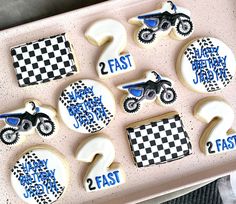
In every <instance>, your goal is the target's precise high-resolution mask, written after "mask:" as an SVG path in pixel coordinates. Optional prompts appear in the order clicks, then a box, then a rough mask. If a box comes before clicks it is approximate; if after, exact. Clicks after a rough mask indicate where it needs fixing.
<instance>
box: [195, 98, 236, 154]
mask: <svg viewBox="0 0 236 204" xmlns="http://www.w3.org/2000/svg"><path fill="white" fill-rule="evenodd" d="M194 116H195V117H196V118H197V119H199V120H200V121H202V122H205V123H208V126H207V127H206V128H205V130H204V131H203V133H202V136H201V138H200V142H199V145H200V149H201V151H202V152H203V153H205V154H206V155H212V154H219V153H224V152H227V151H231V150H236V132H235V131H234V130H232V129H231V128H232V124H233V121H234V110H233V109H232V107H231V106H230V105H229V104H228V103H227V102H226V101H224V100H223V99H221V98H219V97H207V98H204V99H202V100H200V101H199V102H198V103H197V104H196V105H195V107H194Z"/></svg>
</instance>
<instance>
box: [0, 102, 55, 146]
mask: <svg viewBox="0 0 236 204" xmlns="http://www.w3.org/2000/svg"><path fill="white" fill-rule="evenodd" d="M0 119H1V120H4V121H5V126H4V127H3V128H2V129H1V131H0V138H1V141H2V142H3V143H4V144H6V145H13V144H16V143H18V142H19V141H21V142H22V141H23V140H22V137H21V136H23V135H29V134H32V133H33V131H34V130H36V132H37V133H38V134H39V135H40V136H42V137H45V138H46V137H49V136H52V135H54V134H55V132H56V129H57V128H56V127H57V120H56V112H55V110H54V109H52V108H51V107H48V106H42V105H41V104H40V103H39V102H38V101H36V100H28V101H26V103H25V107H24V108H21V109H17V110H14V111H11V112H8V113H4V114H0ZM20 138H21V140H19V139H20Z"/></svg>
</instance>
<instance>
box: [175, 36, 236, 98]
mask: <svg viewBox="0 0 236 204" xmlns="http://www.w3.org/2000/svg"><path fill="white" fill-rule="evenodd" d="M235 71H236V61H235V57H234V54H233V52H232V50H231V49H230V48H229V47H228V46H227V45H226V44H224V43H223V42H222V41H220V40H218V39H216V38H212V37H202V38H198V39H195V40H193V41H191V42H190V43H188V44H187V45H186V46H185V47H184V48H183V49H182V50H181V52H180V54H179V56H178V60H177V64H176V72H177V75H178V77H179V79H180V80H181V82H182V83H183V84H184V85H185V86H187V87H188V88H190V89H191V90H193V91H196V92H200V93H209V92H215V91H218V90H221V89H223V88H224V87H226V86H227V85H228V84H229V83H230V81H231V80H232V78H233V77H234V75H235Z"/></svg>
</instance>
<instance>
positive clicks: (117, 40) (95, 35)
mask: <svg viewBox="0 0 236 204" xmlns="http://www.w3.org/2000/svg"><path fill="white" fill-rule="evenodd" d="M85 37H86V38H87V39H88V41H89V42H90V43H92V44H94V45H97V46H102V45H104V44H105V43H107V46H106V47H105V48H104V50H103V52H102V54H101V55H100V57H99V59H98V62H97V65H96V69H97V73H98V75H99V77H100V78H108V77H111V76H115V75H118V74H122V73H125V72H129V71H132V70H134V69H135V64H134V59H133V56H132V55H131V54H130V53H129V52H125V51H124V49H125V47H126V44H127V33H126V30H125V27H124V26H123V25H122V24H121V23H120V22H119V21H116V20H114V19H102V20H98V21H96V22H94V23H93V24H92V25H91V26H90V27H89V28H88V29H87V30H86V32H85ZM109 41H110V42H109ZM108 42H109V43H108Z"/></svg>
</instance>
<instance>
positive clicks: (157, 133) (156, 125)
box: [127, 112, 192, 167]
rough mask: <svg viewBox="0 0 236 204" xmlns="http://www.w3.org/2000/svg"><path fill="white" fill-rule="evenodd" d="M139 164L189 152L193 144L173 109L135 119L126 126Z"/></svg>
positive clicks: (158, 161) (156, 162) (175, 156)
mask: <svg viewBox="0 0 236 204" xmlns="http://www.w3.org/2000/svg"><path fill="white" fill-rule="evenodd" d="M127 133H128V139H129V143H130V147H131V151H132V153H133V156H134V160H135V163H136V165H137V166H138V167H145V166H149V165H152V164H161V163H166V162H170V161H174V160H177V159H180V158H183V157H184V156H187V155H190V154H191V153H192V146H191V143H190V140H189V137H188V134H187V132H186V131H185V130H184V126H183V123H182V121H181V119H180V116H179V115H178V114H177V113H176V112H171V113H167V114H164V115H162V116H159V117H156V118H152V119H149V120H147V121H143V122H139V123H135V124H133V125H130V126H129V127H128V128H127Z"/></svg>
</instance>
